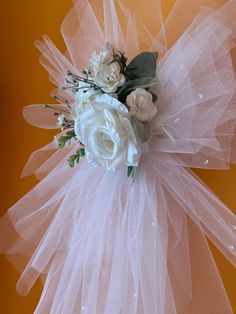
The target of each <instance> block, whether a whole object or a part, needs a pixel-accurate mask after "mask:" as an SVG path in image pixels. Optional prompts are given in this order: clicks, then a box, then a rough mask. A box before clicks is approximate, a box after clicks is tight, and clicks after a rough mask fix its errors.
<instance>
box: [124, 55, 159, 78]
mask: <svg viewBox="0 0 236 314" xmlns="http://www.w3.org/2000/svg"><path fill="white" fill-rule="evenodd" d="M157 57H158V53H157V52H142V53H140V54H139V55H137V56H136V57H135V58H134V59H133V60H131V62H130V63H129V64H128V66H127V68H126V71H125V76H126V78H127V79H131V80H132V79H134V78H141V77H148V76H149V77H155V76H156V66H157V61H156V59H157Z"/></svg>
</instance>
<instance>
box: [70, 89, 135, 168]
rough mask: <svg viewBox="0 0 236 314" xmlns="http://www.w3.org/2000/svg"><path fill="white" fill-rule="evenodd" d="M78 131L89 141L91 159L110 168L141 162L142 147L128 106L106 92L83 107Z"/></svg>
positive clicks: (88, 153) (86, 143)
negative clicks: (130, 117) (130, 119)
mask: <svg viewBox="0 0 236 314" xmlns="http://www.w3.org/2000/svg"><path fill="white" fill-rule="evenodd" d="M75 133H76V135H77V137H78V139H79V140H80V141H81V142H82V143H83V144H84V145H85V148H86V157H87V159H88V161H89V162H91V163H93V164H96V165H99V166H102V167H104V168H106V169H108V170H112V171H115V170H118V169H120V168H122V167H124V166H125V165H126V166H138V162H139V159H140V154H141V151H140V147H139V144H138V142H137V139H136V136H135V134H134V131H133V128H132V126H131V124H130V121H129V112H128V110H127V108H126V107H125V106H124V105H123V104H122V103H121V102H119V101H118V100H117V99H115V98H113V97H110V96H109V95H106V94H103V95H98V96H96V97H95V98H94V99H92V100H91V101H90V104H89V105H88V106H85V107H81V111H80V113H79V116H78V118H77V119H76V121H75Z"/></svg>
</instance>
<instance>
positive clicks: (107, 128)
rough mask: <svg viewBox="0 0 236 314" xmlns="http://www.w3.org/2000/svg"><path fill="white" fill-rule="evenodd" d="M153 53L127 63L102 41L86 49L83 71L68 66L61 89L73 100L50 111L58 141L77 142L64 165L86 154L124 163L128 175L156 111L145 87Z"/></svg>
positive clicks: (152, 71) (152, 74)
mask: <svg viewBox="0 0 236 314" xmlns="http://www.w3.org/2000/svg"><path fill="white" fill-rule="evenodd" d="M157 56H158V55H157V53H155V52H143V53H141V54H139V55H137V56H136V57H135V58H134V59H133V60H131V62H130V63H129V64H128V65H127V58H126V57H125V55H124V54H123V53H121V52H119V51H116V50H111V49H110V47H109V45H108V44H107V45H106V47H105V49H104V51H101V52H93V53H92V55H91V57H90V59H89V64H88V69H85V70H84V71H83V72H82V73H83V76H80V75H76V74H74V73H72V72H70V71H68V73H67V79H66V84H65V86H64V87H63V90H65V89H71V91H72V92H73V94H74V99H75V102H74V103H73V104H72V105H68V104H67V108H68V110H69V111H66V110H60V112H58V111H57V112H55V115H57V118H58V123H57V126H58V127H59V128H61V130H62V131H65V130H66V131H65V132H63V135H62V136H60V137H59V138H58V140H57V144H58V146H59V147H60V148H63V147H65V145H67V144H69V143H70V142H71V140H78V141H79V142H80V149H78V150H77V151H76V152H75V154H74V155H72V156H70V157H69V159H68V163H69V166H71V167H74V165H75V164H76V163H79V160H80V158H81V157H84V156H86V158H87V160H88V162H90V163H92V164H94V165H97V166H102V167H105V168H106V169H108V170H111V171H115V170H118V169H120V168H122V167H124V166H127V167H128V173H127V174H128V176H130V175H131V176H132V177H133V178H134V176H135V174H136V171H137V168H138V165H139V161H140V157H141V154H142V152H143V151H144V149H145V147H146V146H147V145H148V141H149V138H150V133H149V125H148V123H149V122H150V121H151V120H152V119H153V118H154V117H155V115H156V114H157V108H156V105H155V102H156V99H157V96H156V95H155V94H154V93H152V92H151V91H150V87H151V86H153V85H155V84H157V80H156V62H157V61H156V59H157ZM45 106H46V107H47V108H53V109H56V108H54V107H52V106H49V105H45Z"/></svg>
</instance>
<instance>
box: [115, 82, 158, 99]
mask: <svg viewBox="0 0 236 314" xmlns="http://www.w3.org/2000/svg"><path fill="white" fill-rule="evenodd" d="M156 84H157V80H156V79H155V78H152V77H143V78H139V79H135V80H130V81H128V82H126V83H125V84H124V85H123V86H122V87H121V89H120V90H119V91H118V93H117V94H118V97H123V96H124V95H126V94H128V93H129V92H131V91H132V90H134V89H136V88H148V87H151V86H153V85H156Z"/></svg>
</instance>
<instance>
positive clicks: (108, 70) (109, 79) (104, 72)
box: [94, 62, 125, 93]
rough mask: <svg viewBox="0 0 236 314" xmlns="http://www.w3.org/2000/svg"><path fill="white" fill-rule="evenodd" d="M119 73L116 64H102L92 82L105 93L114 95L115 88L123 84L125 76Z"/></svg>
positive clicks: (119, 69)
mask: <svg viewBox="0 0 236 314" xmlns="http://www.w3.org/2000/svg"><path fill="white" fill-rule="evenodd" d="M120 71H121V68H120V65H119V63H118V62H112V63H103V64H102V65H100V67H99V69H98V71H97V73H96V76H95V77H94V82H95V84H96V85H98V86H99V87H101V88H102V90H103V91H104V92H105V93H115V92H116V91H117V88H118V87H120V86H122V85H124V83H125V76H124V75H123V74H122V73H121V72H120Z"/></svg>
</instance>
